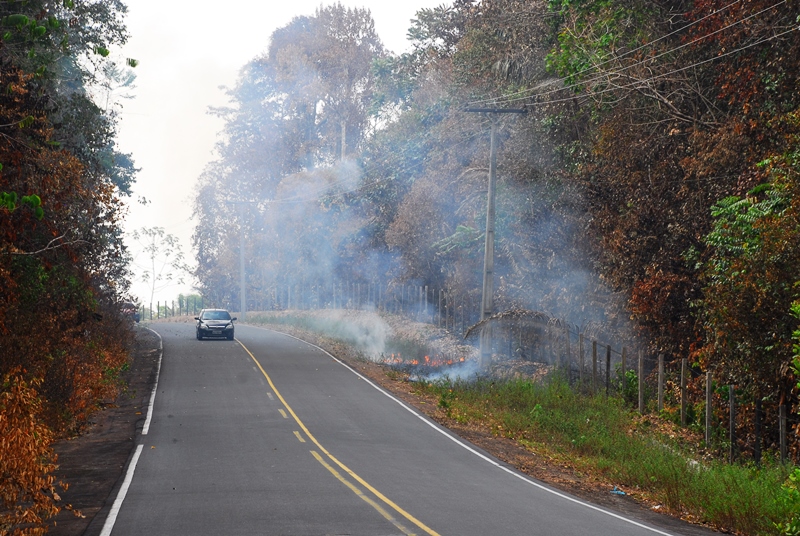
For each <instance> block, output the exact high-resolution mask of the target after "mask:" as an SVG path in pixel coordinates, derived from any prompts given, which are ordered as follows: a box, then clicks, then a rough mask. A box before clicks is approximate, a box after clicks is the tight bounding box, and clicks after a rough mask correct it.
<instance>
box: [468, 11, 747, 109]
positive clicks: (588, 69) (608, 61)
mask: <svg viewBox="0 0 800 536" xmlns="http://www.w3.org/2000/svg"><path fill="white" fill-rule="evenodd" d="M741 1H742V0H734V1H733V2H731V3H730V4H728V5H726V6H724V7H722V8H720V9H718V10H717V11H714V12H713V13H709V14H708V15H706V16H705V17H702V18H700V19H698V20H696V21H693V22H690V23H689V24H686V25H685V26H682V27H680V28H678V29H677V30H673V31H672V32H670V33H668V34H666V35H663V36H661V37H659V38H658V39H656V40H654V41H651V42H649V43H645V44H644V45H641V46H639V47H636V48H634V49H632V50H629V51H628V52H625V53H624V54H621V55H619V56H617V57H615V58H610V59H608V60H605V61H603V62H601V63H599V64H597V65H594V66H592V67H586V68H585V69H582V70H580V71H578V72H577V73H575V74H574V75H572V76H578V75H581V74H583V73H585V72H587V71H591V70H593V69H597V68H598V67H602V66H603V65H605V64H606V63H610V62H612V61H614V60H619V59H621V58H624V57H625V56H629V55H631V54H633V53H635V52H638V51H639V50H642V49H644V48H647V47H651V46H653V45H655V44H656V43H658V42H659V41H663V40H664V39H667V38H668V37H672V36H673V35H675V34H677V33H680V32H683V31H684V30H686V29H687V28H690V27H692V26H694V25H695V24H699V23H701V22H703V21H704V20H706V19H708V18H710V17H713V16H714V15H717V14H719V13H722V12H723V11H725V10H727V9H728V8H729V7H731V6H733V5H734V4H738V3H739V2H741ZM568 78H569V77H566V76H564V77H561V78H559V79H557V80H555V81H552V82H548V83H547V84H548V85H551V84H552V83H558V82H565V81H566V80H567V79H568ZM529 91H531V89H525V90H520V91H517V92H516V93H511V94H510V95H506V97H513V96H517V95H522V94H524V93H528V92H529ZM489 102H512V101H505V100H503V101H498V100H497V99H496V98H487V99H482V100H478V101H471V102H470V103H469V105H477V104H482V103H489Z"/></svg>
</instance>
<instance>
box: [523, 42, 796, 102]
mask: <svg viewBox="0 0 800 536" xmlns="http://www.w3.org/2000/svg"><path fill="white" fill-rule="evenodd" d="M797 30H800V27H793V28H791V29H789V30H786V31H785V32H781V33H779V34H775V35H773V36H771V37H767V38H765V39H762V40H760V41H756V42H755V43H750V44H749V45H745V46H743V47H739V48H736V49H734V50H730V51H728V52H725V53H724V54H720V55H719V56H714V57H713V58H708V59H705V60H703V61H698V62H696V63H693V64H691V65H687V66H686V67H681V68H679V69H675V70H672V71H669V72H666V73H661V74H658V75H654V76H651V77H650V78H645V79H642V80H635V81H634V82H630V83H628V84H625V85H622V86H618V87H614V88H608V89H603V90H600V91H596V92H593V93H592V94H591V95H590V96H594V95H602V94H604V93H609V92H612V91H618V90H620V89H627V88H632V87H634V86H636V85H640V84H645V83H647V82H651V81H653V80H658V79H659V78H664V77H665V76H670V75H673V74H677V73H680V72H683V71H688V70H689V69H693V68H695V67H698V66H700V65H705V64H706V63H711V62H712V61H717V60H719V59H722V58H725V57H727V56H730V55H733V54H736V53H737V52H741V51H742V50H746V49H748V48H752V47H754V46H758V45H761V44H764V43H767V42H769V41H772V40H773V39H777V38H779V37H783V36H784V35H786V34H789V33H792V32H794V31H797ZM583 98H589V96H584V97H583ZM574 99H575V96H572V97H567V98H563V99H554V100H548V101H545V102H542V103H529V104H525V106H529V107H532V106H537V105H540V104H556V103H560V102H571V101H573V100H574Z"/></svg>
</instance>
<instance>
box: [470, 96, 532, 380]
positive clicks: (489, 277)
mask: <svg viewBox="0 0 800 536" xmlns="http://www.w3.org/2000/svg"><path fill="white" fill-rule="evenodd" d="M464 111H465V112H467V113H487V114H490V117H491V118H492V129H491V133H490V136H489V186H488V191H487V194H486V240H485V241H484V247H483V294H482V296H481V321H483V320H486V319H487V318H489V317H491V316H492V314H494V220H495V183H496V181H497V123H498V120H497V117H498V116H497V114H526V113H528V110H527V108H521V109H513V108H467V109H465V110H464ZM491 360H492V326H491V324H487V325H485V326H484V327H483V329H481V351H480V361H479V365H480V367H481V368H482V369H483V368H486V367H487V366H488V365H489V363H490V362H491Z"/></svg>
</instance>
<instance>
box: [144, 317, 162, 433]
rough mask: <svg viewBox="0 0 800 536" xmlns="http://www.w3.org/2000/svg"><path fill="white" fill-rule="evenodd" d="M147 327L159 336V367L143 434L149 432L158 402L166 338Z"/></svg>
mask: <svg viewBox="0 0 800 536" xmlns="http://www.w3.org/2000/svg"><path fill="white" fill-rule="evenodd" d="M145 329H147V330H150V331H152V332H153V333H155V334H156V336H157V337H158V367H157V368H156V381H155V383H154V384H153V394H151V395H150V404H149V405H148V406H147V419H145V421H144V426H143V427H142V435H147V432H149V431H150V421H151V420H152V419H153V405H154V404H155V402H156V392H157V391H158V376H159V375H160V374H161V358H163V357H164V339H162V338H161V335H159V334H158V333H156V332H155V331H153V330H152V329H150V328H145Z"/></svg>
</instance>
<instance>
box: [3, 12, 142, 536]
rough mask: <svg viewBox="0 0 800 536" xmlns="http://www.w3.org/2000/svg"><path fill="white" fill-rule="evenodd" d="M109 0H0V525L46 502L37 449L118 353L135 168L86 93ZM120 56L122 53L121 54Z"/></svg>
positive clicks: (84, 406)
mask: <svg viewBox="0 0 800 536" xmlns="http://www.w3.org/2000/svg"><path fill="white" fill-rule="evenodd" d="M125 11H126V8H125V5H124V4H122V3H121V2H119V1H104V2H98V1H95V0H67V1H64V2H61V1H59V2H53V1H49V0H38V1H27V2H2V3H0V87H2V88H3V89H2V92H0V166H1V167H0V196H2V199H1V200H0V201H1V202H0V378H2V384H0V431H2V433H1V434H0V437H2V441H0V460H1V461H0V501H2V502H0V532H2V533H3V534H40V533H42V532H43V531H44V528H43V526H44V525H43V523H44V522H45V520H46V518H47V517H48V516H49V515H51V514H53V513H54V512H56V511H57V510H58V508H59V507H60V505H59V499H58V495H57V494H56V492H55V488H54V481H53V477H52V475H51V474H50V473H51V472H52V470H53V463H54V461H55V460H54V459H53V457H52V454H51V452H50V450H49V444H50V441H51V440H52V438H53V437H57V436H58V435H60V434H63V433H66V432H69V431H72V430H75V429H77V428H78V427H80V425H81V423H82V422H84V420H85V418H86V416H87V415H88V414H89V413H90V412H91V411H92V410H93V409H95V408H96V407H97V404H98V403H99V402H100V401H102V400H103V399H106V398H109V397H113V396H115V393H116V389H117V387H118V384H117V375H118V373H119V371H120V370H121V369H122V368H123V367H124V366H125V365H126V363H127V345H128V341H129V337H130V333H131V330H130V321H129V320H128V319H126V318H125V317H124V315H123V312H122V308H121V303H122V302H123V300H124V298H125V294H126V291H127V282H126V277H127V271H126V270H127V269H126V258H127V253H126V250H125V248H124V246H123V244H122V238H121V230H120V227H119V219H120V216H121V212H122V209H123V206H122V204H121V196H124V195H128V194H129V188H130V185H131V182H132V180H133V175H134V172H135V170H134V168H133V165H132V161H131V159H130V157H129V156H128V155H124V154H121V153H119V152H118V151H117V150H116V147H115V143H114V132H115V109H114V108H110V109H102V108H100V107H99V106H98V105H97V104H96V100H99V99H96V98H93V96H92V95H93V94H94V95H97V94H101V92H102V91H103V88H104V87H108V86H109V85H110V84H112V83H116V82H119V81H120V79H121V77H123V76H124V69H123V68H122V67H120V66H118V65H115V64H114V63H113V62H111V60H110V59H108V58H107V57H108V56H109V53H110V52H109V51H110V49H111V48H112V47H114V46H116V45H120V44H122V43H124V42H125V39H126V37H127V35H126V32H125V27H124V25H123V22H122V19H123V17H124V15H125ZM130 63H131V64H132V63H134V62H132V61H131V62H130Z"/></svg>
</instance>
